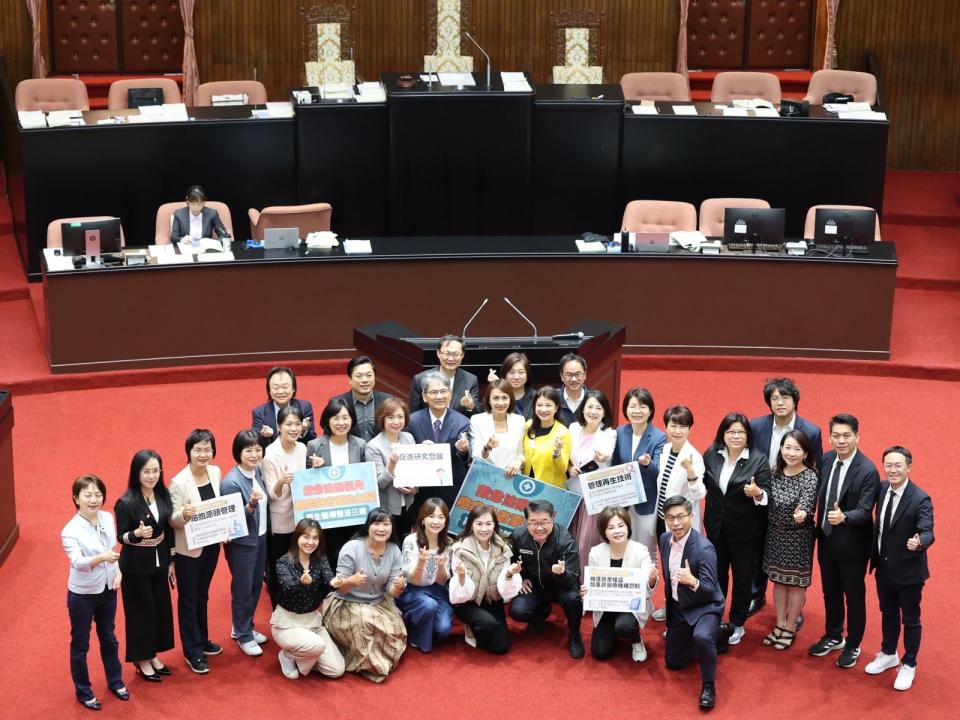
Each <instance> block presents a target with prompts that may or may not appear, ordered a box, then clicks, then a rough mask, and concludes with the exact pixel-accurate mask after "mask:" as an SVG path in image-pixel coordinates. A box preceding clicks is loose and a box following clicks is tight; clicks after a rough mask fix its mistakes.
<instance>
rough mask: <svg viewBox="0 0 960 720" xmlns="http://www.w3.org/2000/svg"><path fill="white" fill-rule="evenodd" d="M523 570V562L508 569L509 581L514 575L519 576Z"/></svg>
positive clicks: (516, 563)
mask: <svg viewBox="0 0 960 720" xmlns="http://www.w3.org/2000/svg"><path fill="white" fill-rule="evenodd" d="M522 570H523V563H522V562H519V561H517V562H515V563H514V564H513V565H511V566H510V567H508V568H507V580H509V579H511V578H512V577H513V576H514V575H519V574H520V572H521V571H522Z"/></svg>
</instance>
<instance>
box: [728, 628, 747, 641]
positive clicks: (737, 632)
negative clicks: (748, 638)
mask: <svg viewBox="0 0 960 720" xmlns="http://www.w3.org/2000/svg"><path fill="white" fill-rule="evenodd" d="M746 634H747V631H746V630H744V629H743V625H734V626H733V634H732V635H731V636H730V641H729V644H730V645H739V644H740V641H741V640H743V636H744V635H746Z"/></svg>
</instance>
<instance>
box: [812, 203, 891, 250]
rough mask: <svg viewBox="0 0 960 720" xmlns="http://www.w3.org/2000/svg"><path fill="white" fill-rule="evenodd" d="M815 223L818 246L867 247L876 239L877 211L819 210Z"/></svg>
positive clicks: (814, 237) (815, 236) (815, 239)
mask: <svg viewBox="0 0 960 720" xmlns="http://www.w3.org/2000/svg"><path fill="white" fill-rule="evenodd" d="M813 222H814V226H813V241H814V242H815V243H817V244H825V245H827V244H830V243H837V244H840V245H866V244H867V243H871V242H873V240H874V238H875V237H876V229H877V211H876V210H851V209H849V208H817V210H816V212H815V213H814V217H813Z"/></svg>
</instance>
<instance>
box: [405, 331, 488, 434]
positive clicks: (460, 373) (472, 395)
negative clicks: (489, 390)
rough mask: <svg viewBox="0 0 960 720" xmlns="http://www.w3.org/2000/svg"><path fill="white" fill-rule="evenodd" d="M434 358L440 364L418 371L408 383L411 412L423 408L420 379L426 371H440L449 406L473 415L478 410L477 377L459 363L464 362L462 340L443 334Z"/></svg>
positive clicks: (464, 413)
mask: <svg viewBox="0 0 960 720" xmlns="http://www.w3.org/2000/svg"><path fill="white" fill-rule="evenodd" d="M437 359H438V360H439V361H440V364H439V365H438V366H437V367H432V368H429V369H428V370H424V371H423V372H420V373H417V374H416V375H415V376H414V378H413V385H411V386H410V400H409V405H410V412H411V413H414V412H416V411H417V410H422V409H423V408H424V407H426V403H424V401H423V390H422V386H423V379H424V377H426V375H427V373H431V372H439V373H440V374H441V375H442V376H443V377H444V379H446V381H447V386H448V387H449V388H450V392H452V393H453V396H452V397H451V398H450V409H451V410H456V411H457V412H458V413H462V414H463V415H467V416H470V415H473V414H474V413H475V412H477V411H478V410H480V390H479V389H478V387H477V376H476V375H474V374H473V373H471V372H467V371H466V370H464V369H463V368H462V367H460V363H462V362H463V340H461V339H460V338H459V337H457V336H456V335H444V336H443V337H442V338H440V341H439V342H438V343H437Z"/></svg>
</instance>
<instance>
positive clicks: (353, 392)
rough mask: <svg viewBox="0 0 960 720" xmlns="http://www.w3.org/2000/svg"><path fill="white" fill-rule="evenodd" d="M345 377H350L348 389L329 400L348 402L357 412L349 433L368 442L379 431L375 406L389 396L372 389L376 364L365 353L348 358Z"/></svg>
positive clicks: (375, 376)
mask: <svg viewBox="0 0 960 720" xmlns="http://www.w3.org/2000/svg"><path fill="white" fill-rule="evenodd" d="M347 377H348V378H350V389H349V390H348V391H347V392H345V393H343V394H342V395H337V396H335V397H333V398H331V400H343V401H345V402H347V403H349V404H350V406H351V407H352V408H353V411H354V412H355V413H356V414H357V422H356V423H354V425H353V427H352V428H351V429H350V434H351V435H355V436H356V437H358V438H361V439H362V440H363V441H364V442H369V441H370V440H372V439H373V438H374V437H375V436H376V435H377V433H379V432H380V428H378V427H377V421H376V416H377V406H378V405H379V404H380V403H382V402H383V401H384V400H386V399H387V398H388V397H390V396H389V395H387V393H385V392H380V391H379V390H376V389H374V388H375V386H376V384H377V365H376V363H374V362H373V360H371V359H370V358H368V357H367V356H366V355H357V356H356V357H352V358H350V361H349V362H348V363H347Z"/></svg>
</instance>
